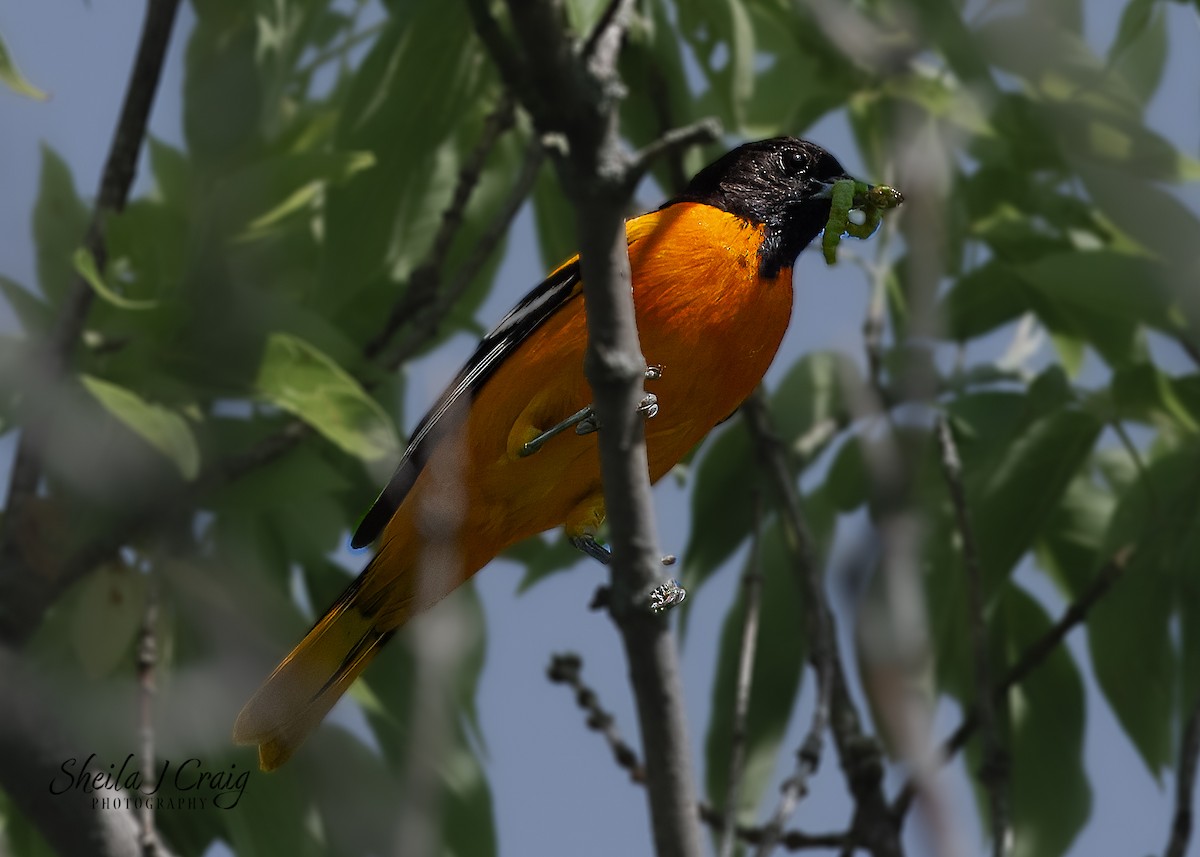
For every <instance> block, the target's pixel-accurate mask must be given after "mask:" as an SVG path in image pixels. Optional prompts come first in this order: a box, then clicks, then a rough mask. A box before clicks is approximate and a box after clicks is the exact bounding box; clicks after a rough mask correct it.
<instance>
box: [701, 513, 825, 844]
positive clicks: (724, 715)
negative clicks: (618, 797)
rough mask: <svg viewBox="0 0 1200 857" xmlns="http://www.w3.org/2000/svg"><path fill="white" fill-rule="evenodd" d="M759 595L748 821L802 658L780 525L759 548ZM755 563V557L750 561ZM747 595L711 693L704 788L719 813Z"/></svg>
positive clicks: (744, 811) (730, 619)
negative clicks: (760, 585) (753, 560)
mask: <svg viewBox="0 0 1200 857" xmlns="http://www.w3.org/2000/svg"><path fill="white" fill-rule="evenodd" d="M760 552H761V570H762V576H763V580H762V587H763V588H762V597H761V606H760V610H761V613H760V616H759V630H758V644H757V646H756V648H755V653H754V666H753V669H752V672H751V676H752V677H751V681H752V685H751V694H750V705H749V710H748V712H747V717H746V737H745V756H744V758H745V767H744V769H743V778H742V791H741V796H740V801H739V805H738V811H739V817H740V819H741V821H743V822H745V821H747V820H748V819H749V818H750V817H752V813H753V810H754V808H755V807H756V806H757V805H758V802H759V800H760V799H761V798H762V795H763V794H764V792H765V790H766V787H767V785H768V783H769V782H770V779H771V776H772V775H773V774H774V772H775V763H776V760H777V759H778V758H779V749H780V742H781V741H782V740H783V737H784V734H785V732H786V731H787V725H788V721H789V720H790V719H791V716H792V709H793V707H794V705H795V701H796V695H797V693H798V692H799V690H800V680H801V677H802V675H803V672H804V664H805V659H806V657H807V641H806V636H805V624H806V623H805V613H804V602H803V599H802V598H801V595H800V591H799V588H798V585H797V578H796V574H795V572H794V571H793V566H794V563H795V560H794V558H793V557H792V555H791V552H790V551H789V550H788V548H787V546H786V544H785V541H784V538H783V534H782V532H781V530H780V526H779V524H777V523H776V524H773V525H771V526H769V527H767V528H766V530H765V531H764V532H763V535H762V542H761V545H760ZM751 559H753V558H751ZM745 612H746V598H745V592H744V591H739V594H738V597H737V600H736V601H734V603H733V604H732V605H731V606H730V608H729V611H728V612H727V613H726V615H725V622H724V624H723V626H722V628H721V641H720V644H719V646H720V648H719V650H718V652H719V653H718V655H717V672H716V676H715V677H714V680H713V687H712V706H711V711H712V714H711V715H710V717H709V723H708V735H707V737H706V739H705V745H704V747H705V750H704V751H705V771H706V776H705V783H706V788H707V791H708V798H709V801H710V802H711V803H712V805H713V806H717V807H723V806H724V805H725V796H726V793H727V791H728V789H729V750H730V741H731V736H732V734H733V706H734V698H735V696H736V683H737V666H738V658H739V656H740V650H741V638H742V626H743V623H744V617H745Z"/></svg>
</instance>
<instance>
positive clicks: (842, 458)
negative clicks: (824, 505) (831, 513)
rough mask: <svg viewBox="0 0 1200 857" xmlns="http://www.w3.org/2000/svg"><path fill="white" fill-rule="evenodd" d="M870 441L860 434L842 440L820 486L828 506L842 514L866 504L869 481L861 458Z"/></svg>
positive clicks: (864, 462)
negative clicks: (864, 445) (864, 447)
mask: <svg viewBox="0 0 1200 857" xmlns="http://www.w3.org/2000/svg"><path fill="white" fill-rule="evenodd" d="M865 443H869V441H868V440H867V439H866V438H865V437H864V436H863V435H860V434H850V435H849V436H848V437H846V438H845V441H844V442H843V443H842V446H841V448H840V449H838V451H837V454H836V455H834V457H833V461H832V462H831V463H830V465H829V473H828V475H826V477H825V482H824V483H822V485H821V489H820V491H821V493H822V495H823V497H824V499H825V500H826V501H827V502H828V503H829V505H830V507H831V508H833V509H835V510H837V511H838V512H841V513H842V514H845V513H847V512H852V511H854V510H855V509H857V508H858V507H859V506H861V505H862V504H863V503H865V502H866V501H867V497H868V496H869V494H870V481H869V479H868V475H867V464H866V461H865V460H864V456H863V444H865Z"/></svg>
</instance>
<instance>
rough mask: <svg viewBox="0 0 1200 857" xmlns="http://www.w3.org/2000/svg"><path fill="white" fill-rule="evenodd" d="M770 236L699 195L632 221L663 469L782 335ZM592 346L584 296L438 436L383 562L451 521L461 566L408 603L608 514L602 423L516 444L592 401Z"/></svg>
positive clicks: (651, 448)
mask: <svg viewBox="0 0 1200 857" xmlns="http://www.w3.org/2000/svg"><path fill="white" fill-rule="evenodd" d="M760 237H761V235H760V232H759V231H758V230H757V229H756V228H755V227H752V226H750V225H748V224H746V223H745V222H744V221H742V220H740V219H738V218H736V217H734V216H732V215H730V214H727V213H725V212H722V211H720V210H718V209H715V208H711V207H709V206H705V205H699V204H680V205H675V206H672V207H671V208H669V209H667V210H665V211H661V212H657V213H655V214H652V215H647V216H645V217H642V218H638V219H637V220H636V221H631V222H630V239H631V241H630V248H629V255H630V263H631V267H632V270H633V299H634V305H635V309H636V313H637V324H638V333H639V337H640V340H641V344H642V352H643V354H644V356H645V358H646V361H647V363H650V364H658V365H660V366H662V367H663V372H662V377H661V378H660V379H658V380H654V381H647V382H646V389H647V390H648V391H650V392H653V393H654V394H655V395H656V396H657V397H658V403H659V411H658V414H657V416H655V417H654V418H653V419H651V420H649V421H648V422H647V423H646V448H647V453H648V456H649V461H650V477H651V479H652V480H658V479H659V478H661V477H662V476H663V475H664V474H666V473H667V471H669V470H670V469H671V468H672V467H673V466H674V465H675V464H676V463H677V462H678V461H679V460H680V459H681V458H682V457H683V456H684V455H685V454H686V453H687V452H688V451H689V450H690V449H691V448H692V447H693V446H695V445H696V444H697V443H698V442H699V441H700V440H701V439H702V438H703V437H704V436H705V435H706V434H707V433H708V432H709V431H710V430H711V429H712V428H713V426H715V425H716V424H717V423H718V422H720V421H721V420H722V419H724V418H725V417H727V416H729V414H730V413H732V412H733V411H734V410H735V409H736V408H737V407H738V406H739V405H740V404H741V403H742V401H743V400H744V399H745V398H746V397H747V396H748V395H749V394H750V393H751V392H752V391H753V390H754V388H755V387H756V386H757V385H758V383H759V382H760V381H761V380H762V377H763V375H764V374H765V373H766V371H767V368H768V367H769V366H770V364H771V361H772V359H773V358H774V356H775V352H776V351H777V349H778V347H779V343H780V341H781V340H782V339H783V334H784V331H785V330H786V329H787V325H788V320H789V318H790V315H791V305H792V287H791V269H790V268H789V269H785V270H783V271H781V272H780V274H779V275H778V276H777V277H776V278H775V279H773V280H771V281H763V280H761V279H760V278H759V277H758V245H759V240H760ZM681 248H690V250H689V251H687V252H684V251H682V250H681ZM586 345H587V335H586V327H585V318H584V313H583V301H582V299H581V298H576V299H574V300H572V301H571V302H570V303H569V304H568V305H566V306H564V307H563V308H562V309H561V310H559V311H558V312H556V313H555V314H554V315H552V316H551V317H550V318H549V319H547V321H546V322H544V323H543V324H542V326H541V327H540V328H539V329H538V330H537V331H535V332H534V333H533V334H532V335H531V336H530V338H529V339H528V340H526V341H525V342H524V343H522V345H521V346H520V347H519V349H518V350H517V351H516V352H515V353H514V354H513V355H511V356H510V357H509V358H508V359H507V360H506V361H505V362H504V363H503V364H502V365H501V366H500V367H499V368H498V369H497V370H496V372H495V374H494V375H492V377H491V378H489V379H488V381H487V382H486V383H485V384H484V386H483V388H482V389H481V390H480V391H479V392H478V393H477V395H476V396H475V399H474V401H473V402H471V403H470V404H469V406H468V407H469V411H468V413H467V414H466V415H465V417H466V419H465V423H464V422H463V421H462V419H461V418H460V420H459V425H460V428H459V429H457V430H454V431H452V432H451V433H450V434H449V435H448V436H446V437H444V438H443V439H442V440H441V441H440V442H439V444H438V447H437V448H436V450H435V452H434V453H433V455H432V456H431V457H430V459H429V461H428V463H427V464H426V465H425V467H424V469H423V470H422V472H421V474H420V476H419V477H418V479H417V481H416V484H415V485H414V486H413V488H412V490H411V491H410V493H409V495H408V496H407V497H406V498H405V500H404V502H403V504H402V505H401V507H400V509H399V510H398V511H397V513H396V515H395V516H394V517H393V519H392V521H391V522H390V523H389V524H388V526H387V529H386V530H385V532H384V535H383V538H382V540H381V547H380V553H381V557H380V559H381V560H382V562H381V563H378V564H377V565H380V566H382V568H381V569H380V570H381V571H383V570H384V569H389V570H390V568H395V570H396V573H402V570H403V569H405V568H411V567H412V566H413V565H414V563H419V562H420V561H419V560H418V559H416V558H415V557H413V556H412V554H413V553H414V551H416V552H419V551H420V549H421V543H422V542H423V541H428V539H429V537H430V535H429V534H431V533H434V532H438V533H442V534H446V535H449V534H450V533H454V535H453V536H452V537H451V540H452V542H453V544H454V548H455V554H456V556H455V557H454V559H453V560H452V561H451V565H452V566H453V570H451V569H448V568H445V567H444V566H443V568H442V569H441V570H439V572H438V574H437V577H439V578H441V580H440V582H433V581H424V582H423V583H422V584H419V586H420V587H421V588H422V589H425V588H426V586H425V583H431V584H432V585H431V586H430V587H428V591H427V592H426V594H425V595H424V596H418V597H417V598H416V601H417V602H419V603H417V604H414V605H411V606H412V607H415V609H416V610H421V609H424V607H425V606H428V605H427V603H426V602H428V603H432V601H435V600H437V599H438V598H440V597H442V596H443V595H445V594H446V593H447V592H449V591H450V589H452V588H454V586H457V585H458V584H459V583H460V582H461V581H462V580H464V579H466V578H467V577H470V576H471V575H472V574H474V573H475V572H476V571H478V570H479V569H480V568H481V567H482V566H484V565H486V564H487V563H488V562H489V561H490V560H491V559H492V558H493V557H494V556H495V555H496V554H497V553H499V552H500V551H501V550H503V549H505V548H506V547H508V546H510V545H512V544H514V543H515V542H517V541H520V540H521V539H524V538H527V537H529V536H531V535H534V534H536V533H540V532H542V531H544V530H548V529H551V528H554V527H557V526H563V525H565V526H566V527H567V529H568V531H571V532H572V534H579V533H582V532H587V531H589V530H594V528H595V527H596V526H598V525H599V523H600V521H601V520H602V518H603V497H602V494H601V484H600V462H599V455H598V451H597V440H596V436H595V435H585V436H578V435H576V434H575V433H574V432H573V431H567V432H564V433H563V434H561V435H559V436H557V437H554V438H552V439H550V440H549V441H548V442H547V443H546V444H545V445H544V446H543V447H542V448H541V449H540V450H539V451H538V452H537V453H535V454H533V455H530V456H528V457H526V458H521V457H518V456H517V455H515V450H516V449H518V448H519V447H520V445H521V444H522V443H524V442H525V441H527V440H529V439H531V438H532V437H534V436H536V435H537V434H538V433H540V432H541V431H543V430H545V429H547V428H549V427H550V426H552V425H554V424H555V423H557V422H559V421H561V420H563V419H565V418H566V417H568V416H569V415H571V414H573V413H575V412H576V411H578V410H579V409H580V408H582V407H584V406H585V405H586V404H588V403H589V402H590V401H591V392H590V390H589V388H588V385H587V381H586V380H585V378H584V374H583V357H584V351H585V349H586ZM406 556H407V557H409V558H407V559H405V557H406ZM438 564H439V565H441V563H438ZM389 567H390V568H389ZM420 574H421V576H424V575H425V574H426V571H425V570H422V572H421V573H420ZM379 577H381V578H390V577H393V576H392V575H391V574H388V573H387V572H386V571H385V572H384V574H382V575H379ZM393 579H394V578H393ZM378 583H379V584H380V585H382V584H384V583H385V580H383V579H381V580H379V581H378ZM372 588H374V587H372ZM442 590H444V591H442ZM379 595H381V596H382V595H383V593H382V592H380V593H379ZM381 600H390V599H387V598H386V597H384V598H381ZM405 612H408V611H407V610H406V611H405Z"/></svg>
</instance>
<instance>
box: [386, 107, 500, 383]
mask: <svg viewBox="0 0 1200 857" xmlns="http://www.w3.org/2000/svg"><path fill="white" fill-rule="evenodd" d="M515 113H516V111H515V109H514V105H513V102H512V98H511V97H510V96H508V95H507V94H505V95H502V96H501V98H500V103H499V104H497V105H496V108H495V109H494V110H493V111H492V112H491V113H490V114H489V115H488V117H487V119H486V120H485V121H484V123H483V133H482V134H481V135H480V137H479V140H478V141H477V142H476V143H475V147H474V148H473V149H472V150H471V152H470V154H468V155H467V159H466V160H465V161H464V162H463V165H462V167H461V168H460V169H459V171H458V178H457V179H456V181H455V184H454V193H453V194H452V196H451V198H450V204H449V205H448V206H446V210H445V211H443V212H442V219H441V222H440V223H439V224H438V231H437V234H436V235H435V236H434V238H433V244H432V245H430V249H429V254H428V255H427V256H426V257H425V260H424V261H423V262H422V263H421V264H420V266H419V267H417V269H416V270H414V271H413V272H412V275H411V276H410V277H409V278H408V288H407V289H405V291H404V297H403V298H402V299H400V300H399V301H397V302H396V304H395V306H393V307H392V311H391V312H390V313H389V314H388V318H387V321H386V322H385V323H384V325H383V329H382V330H380V332H379V333H378V334H376V336H375V338H374V339H372V340H371V341H370V342H368V343H367V344H366V346H365V347H364V348H363V354H365V355H366V356H367V357H368V358H369V359H372V360H373V359H375V358H376V357H378V356H379V354H380V353H381V352H382V351H383V350H384V349H385V348H386V347H387V345H388V343H389V342H391V341H392V338H393V337H395V335H396V333H397V331H399V330H400V328H401V327H403V326H404V324H405V322H407V321H408V319H409V317H410V316H411V315H412V314H413V313H414V312H417V311H419V310H421V309H424V308H425V307H426V306H428V305H429V304H431V303H432V302H433V301H434V300H435V299H436V298H437V293H438V286H439V285H440V274H441V270H442V265H444V264H445V263H446V256H447V255H449V253H450V246H451V244H453V243H454V237H455V236H456V235H457V234H458V230H459V227H461V226H462V220H463V214H464V212H465V211H466V209H467V204H468V203H469V202H470V201H471V194H472V193H473V192H474V191H475V188H476V186H477V185H478V184H479V179H480V178H481V177H482V175H483V168H484V165H485V164H486V163H487V159H488V156H489V155H491V153H492V150H493V149H495V148H496V143H497V142H498V141H499V140H500V137H501V136H502V135H503V134H504V132H505V131H507V130H508V129H509V128H511V127H512V125H513V119H514V117H515ZM522 198H523V197H522ZM506 226H507V224H506ZM493 246H494V245H493Z"/></svg>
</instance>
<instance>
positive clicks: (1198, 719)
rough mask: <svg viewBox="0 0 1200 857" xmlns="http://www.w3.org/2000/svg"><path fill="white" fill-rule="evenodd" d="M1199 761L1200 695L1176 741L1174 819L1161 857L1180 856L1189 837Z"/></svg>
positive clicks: (1186, 845)
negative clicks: (1177, 749)
mask: <svg viewBox="0 0 1200 857" xmlns="http://www.w3.org/2000/svg"><path fill="white" fill-rule="evenodd" d="M1197 760H1200V694H1198V695H1197V697H1196V704H1195V706H1194V707H1193V708H1192V713H1191V716H1190V717H1188V719H1187V723H1185V724H1184V726H1183V735H1182V737H1181V738H1180V741H1179V765H1178V767H1176V769H1175V817H1174V818H1173V819H1172V821H1171V836H1170V838H1169V839H1168V840H1167V849H1166V851H1164V852H1163V855H1164V857H1184V855H1185V854H1186V853H1187V848H1188V842H1189V841H1190V840H1191V838H1192V828H1193V825H1194V822H1193V818H1192V802H1193V800H1194V799H1195V789H1196V767H1197Z"/></svg>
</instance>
